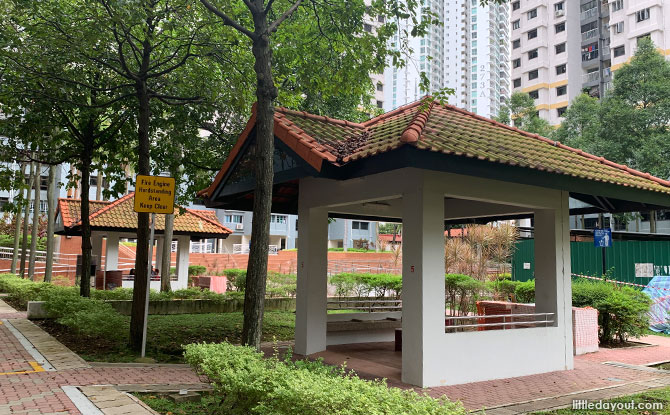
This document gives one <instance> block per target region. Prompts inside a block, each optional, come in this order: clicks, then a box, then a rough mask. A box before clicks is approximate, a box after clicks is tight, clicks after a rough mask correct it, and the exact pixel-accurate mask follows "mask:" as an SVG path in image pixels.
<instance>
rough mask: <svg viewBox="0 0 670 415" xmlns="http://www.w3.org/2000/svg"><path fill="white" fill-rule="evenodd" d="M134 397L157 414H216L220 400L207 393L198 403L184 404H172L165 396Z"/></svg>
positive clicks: (137, 395) (139, 395)
mask: <svg viewBox="0 0 670 415" xmlns="http://www.w3.org/2000/svg"><path fill="white" fill-rule="evenodd" d="M134 395H135V396H136V397H138V398H139V399H141V400H142V401H144V403H146V404H147V405H149V406H150V407H151V409H153V410H154V411H156V412H158V413H159V414H174V415H186V414H188V415H210V414H213V413H216V409H217V407H218V405H219V403H220V399H218V400H217V399H216V398H215V397H214V396H213V395H210V394H207V393H205V394H203V395H202V400H201V401H200V402H184V403H174V402H172V400H171V399H170V398H168V397H167V396H161V395H155V394H151V393H136V394H134Z"/></svg>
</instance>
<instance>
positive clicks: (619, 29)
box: [613, 22, 623, 33]
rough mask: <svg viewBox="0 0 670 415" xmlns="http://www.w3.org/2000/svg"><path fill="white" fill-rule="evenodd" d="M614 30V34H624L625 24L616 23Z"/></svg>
mask: <svg viewBox="0 0 670 415" xmlns="http://www.w3.org/2000/svg"><path fill="white" fill-rule="evenodd" d="M613 29H614V33H623V22H619V23H615V24H614V25H613Z"/></svg>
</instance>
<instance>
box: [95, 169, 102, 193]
mask: <svg viewBox="0 0 670 415" xmlns="http://www.w3.org/2000/svg"><path fill="white" fill-rule="evenodd" d="M95 200H102V171H100V170H98V182H97V184H96V185H95Z"/></svg>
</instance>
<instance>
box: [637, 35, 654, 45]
mask: <svg viewBox="0 0 670 415" xmlns="http://www.w3.org/2000/svg"><path fill="white" fill-rule="evenodd" d="M644 39H651V33H646V34H644V35H642V36H638V37H637V44H638V45H639V44H640V42H641V41H643V40H644Z"/></svg>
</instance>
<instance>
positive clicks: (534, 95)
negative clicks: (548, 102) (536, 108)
mask: <svg viewBox="0 0 670 415" xmlns="http://www.w3.org/2000/svg"><path fill="white" fill-rule="evenodd" d="M528 95H529V96H530V97H531V98H533V99H538V98H539V97H540V91H539V90H537V89H536V90H535V91H530V92H529V93H528Z"/></svg>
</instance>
